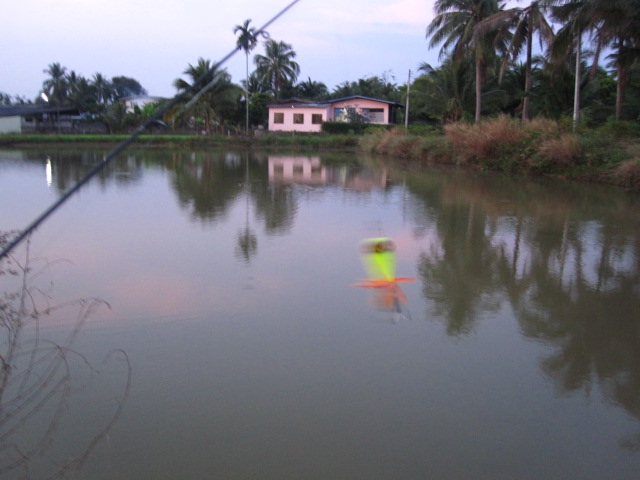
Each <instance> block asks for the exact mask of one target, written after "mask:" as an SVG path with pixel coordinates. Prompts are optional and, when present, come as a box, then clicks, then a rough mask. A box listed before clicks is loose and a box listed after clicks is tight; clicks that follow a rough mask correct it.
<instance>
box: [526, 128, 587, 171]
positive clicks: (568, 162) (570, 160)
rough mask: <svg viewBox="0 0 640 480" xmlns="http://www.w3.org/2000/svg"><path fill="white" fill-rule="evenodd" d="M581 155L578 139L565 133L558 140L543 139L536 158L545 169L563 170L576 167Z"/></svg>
mask: <svg viewBox="0 0 640 480" xmlns="http://www.w3.org/2000/svg"><path fill="white" fill-rule="evenodd" d="M581 153H582V151H581V148H580V142H579V141H578V138H577V137H576V136H575V135H572V134H570V133H563V134H562V135H560V136H559V137H558V138H547V139H543V140H542V143H541V144H540V147H539V149H538V153H537V155H536V156H537V157H538V162H539V163H543V164H544V165H545V168H548V169H553V170H563V169H567V168H571V167H574V166H576V165H577V164H578V162H579V160H580V156H581Z"/></svg>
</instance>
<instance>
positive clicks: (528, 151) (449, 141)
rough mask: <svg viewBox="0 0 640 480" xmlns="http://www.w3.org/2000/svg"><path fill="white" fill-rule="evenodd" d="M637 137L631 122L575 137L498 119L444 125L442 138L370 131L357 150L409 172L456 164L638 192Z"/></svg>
mask: <svg viewBox="0 0 640 480" xmlns="http://www.w3.org/2000/svg"><path fill="white" fill-rule="evenodd" d="M639 133H640V132H638V126H637V124H635V123H623V122H610V123H607V124H605V125H603V126H602V127H600V128H597V129H588V130H584V131H582V132H581V131H578V132H576V133H573V132H572V131H571V124H570V123H568V122H567V123H566V124H563V123H562V122H558V121H555V120H548V119H534V120H530V121H522V120H517V119H513V118H509V117H507V116H500V117H497V118H493V119H487V120H483V121H481V122H480V123H466V122H456V123H450V124H446V125H444V126H443V127H442V133H441V132H439V131H435V130H430V129H428V128H427V129H424V130H422V131H417V130H413V131H412V129H409V130H406V129H404V128H395V129H392V130H385V131H374V132H373V133H369V134H367V135H364V136H363V137H361V140H360V147H361V148H362V149H363V150H365V151H366V152H368V153H372V154H381V155H386V156H389V157H392V158H394V159H397V160H399V161H401V162H402V163H403V164H405V165H406V166H407V167H420V166H424V165H427V164H455V165H464V166H469V167H475V168H482V169H487V170H494V171H501V172H507V173H525V174H538V175H549V176H558V177H563V178H567V179H575V180H588V181H595V182H603V183H611V184H616V185H620V186H623V187H627V188H632V189H640V148H639V145H638V142H637V138H638V134H639Z"/></svg>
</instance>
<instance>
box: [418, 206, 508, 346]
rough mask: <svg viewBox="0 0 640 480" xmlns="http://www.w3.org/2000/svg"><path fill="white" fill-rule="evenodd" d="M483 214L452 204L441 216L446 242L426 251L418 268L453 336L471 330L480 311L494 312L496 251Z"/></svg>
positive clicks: (443, 235)
mask: <svg viewBox="0 0 640 480" xmlns="http://www.w3.org/2000/svg"><path fill="white" fill-rule="evenodd" d="M483 220H484V219H483V216H482V214H480V213H478V211H477V210H476V209H475V208H474V207H473V206H472V205H471V206H470V205H451V206H449V207H448V208H446V209H443V210H442V214H441V215H439V216H438V218H437V228H438V231H439V232H440V234H441V240H442V243H441V245H440V247H439V248H437V249H435V248H434V249H433V250H432V251H430V252H428V253H422V254H421V255H420V259H419V266H418V271H419V273H420V275H421V277H422V278H423V288H424V294H425V296H426V297H427V298H429V299H430V300H432V301H433V302H434V304H435V305H436V306H437V310H436V314H438V315H443V316H444V317H446V318H447V332H448V333H449V334H450V335H458V334H463V333H468V332H470V331H471V330H472V329H473V326H474V323H475V321H476V319H477V318H478V314H479V313H481V312H482V311H491V310H493V309H495V308H496V307H497V306H498V304H497V303H496V302H493V301H492V293H494V292H495V290H496V288H497V284H496V278H495V270H494V269H493V267H492V264H495V257H496V253H495V252H494V251H493V250H492V249H491V248H489V245H488V238H487V237H486V236H485V231H484V230H485V225H484V221H483Z"/></svg>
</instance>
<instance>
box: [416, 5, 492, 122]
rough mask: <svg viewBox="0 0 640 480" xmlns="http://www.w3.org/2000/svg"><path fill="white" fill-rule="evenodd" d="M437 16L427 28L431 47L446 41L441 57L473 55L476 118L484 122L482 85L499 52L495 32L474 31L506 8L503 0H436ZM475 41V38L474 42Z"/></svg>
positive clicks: (458, 57)
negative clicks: (491, 60)
mask: <svg viewBox="0 0 640 480" xmlns="http://www.w3.org/2000/svg"><path fill="white" fill-rule="evenodd" d="M434 9H435V11H436V14H437V15H436V17H435V18H434V19H433V21H432V22H431V23H430V24H429V26H428V27H427V33H426V37H427V38H429V37H431V40H430V42H429V47H435V46H436V45H439V44H442V47H441V49H440V56H441V57H443V56H445V55H446V54H447V53H449V52H451V53H452V54H453V59H454V60H455V61H457V62H459V61H461V60H462V58H463V57H464V56H465V55H467V54H470V55H472V56H473V58H474V61H475V68H476V105H475V110H476V112H475V120H476V122H478V121H480V111H481V108H482V87H483V83H484V80H485V78H486V72H487V65H488V63H489V62H488V60H489V57H491V56H493V55H494V54H495V50H494V48H495V41H494V40H495V35H494V32H489V33H486V34H484V35H478V36H477V37H476V38H475V39H474V38H473V33H474V29H475V27H476V25H478V24H479V23H480V22H481V21H482V20H484V19H485V18H488V17H490V16H491V15H493V14H495V13H498V12H499V11H501V10H502V9H503V3H502V2H501V1H499V0H436V3H435V6H434ZM472 40H474V41H473V42H472Z"/></svg>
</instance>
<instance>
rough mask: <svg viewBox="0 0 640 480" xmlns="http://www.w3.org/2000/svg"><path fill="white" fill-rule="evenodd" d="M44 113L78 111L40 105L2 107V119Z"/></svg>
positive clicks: (0, 115)
mask: <svg viewBox="0 0 640 480" xmlns="http://www.w3.org/2000/svg"><path fill="white" fill-rule="evenodd" d="M43 113H78V109H77V108H73V107H50V106H48V105H40V104H29V105H9V106H0V117H29V116H34V115H42V114H43Z"/></svg>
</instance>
